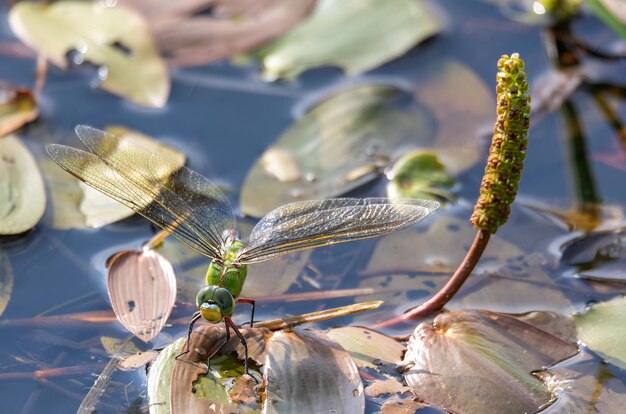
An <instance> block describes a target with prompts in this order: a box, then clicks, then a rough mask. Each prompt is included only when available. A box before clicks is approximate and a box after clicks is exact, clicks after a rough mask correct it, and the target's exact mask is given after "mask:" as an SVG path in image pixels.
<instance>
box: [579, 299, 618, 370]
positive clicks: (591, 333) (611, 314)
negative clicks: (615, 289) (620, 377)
mask: <svg viewBox="0 0 626 414" xmlns="http://www.w3.org/2000/svg"><path fill="white" fill-rule="evenodd" d="M572 318H573V319H574V323H575V324H576V329H577V331H578V337H579V338H580V341H581V342H582V343H583V344H585V345H586V346H587V347H589V349H591V350H592V351H594V352H597V353H598V354H599V355H601V356H602V358H604V359H605V360H606V361H608V362H609V363H611V364H614V365H616V366H618V367H620V368H621V369H626V341H625V340H624V338H626V297H621V298H618V299H613V300H611V301H608V302H602V303H598V304H595V305H593V306H591V307H590V308H589V309H587V310H586V311H585V312H583V313H581V314H575V315H573V316H572Z"/></svg>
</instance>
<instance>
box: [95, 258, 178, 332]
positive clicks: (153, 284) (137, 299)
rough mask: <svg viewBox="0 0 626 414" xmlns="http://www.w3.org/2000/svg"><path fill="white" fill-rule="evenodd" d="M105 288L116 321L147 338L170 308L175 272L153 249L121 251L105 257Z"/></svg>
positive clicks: (157, 328) (158, 328)
mask: <svg viewBox="0 0 626 414" xmlns="http://www.w3.org/2000/svg"><path fill="white" fill-rule="evenodd" d="M107 291H108V293H109V298H110V299H111V305H112V306H113V311H114V312H115V316H116V317H117V319H118V321H120V323H121V324H122V325H124V327H125V328H126V329H128V330H129V331H130V332H132V333H133V334H134V335H135V336H137V337H138V338H139V339H141V340H142V341H144V342H148V341H150V340H152V339H153V338H154V337H155V336H156V335H158V334H159V332H160V331H161V329H162V328H163V325H165V322H166V321H167V318H168V317H169V315H170V312H171V311H172V307H173V306H174V302H175V301H176V276H175V274H174V269H173V268H172V265H171V264H170V263H169V262H168V261H167V260H166V259H165V258H164V257H163V256H161V255H160V254H158V253H156V252H155V251H152V250H143V251H135V250H128V251H123V252H120V253H118V254H116V255H115V256H113V257H112V258H111V259H110V261H109V265H108V273H107Z"/></svg>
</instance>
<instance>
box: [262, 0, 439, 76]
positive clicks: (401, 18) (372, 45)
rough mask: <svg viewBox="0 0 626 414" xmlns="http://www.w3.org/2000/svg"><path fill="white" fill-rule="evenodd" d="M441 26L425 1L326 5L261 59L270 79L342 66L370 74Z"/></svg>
mask: <svg viewBox="0 0 626 414" xmlns="http://www.w3.org/2000/svg"><path fill="white" fill-rule="evenodd" d="M438 31H439V22H438V21H437V19H436V18H435V16H434V15H433V14H432V13H431V11H430V10H429V9H428V7H427V6H426V5H425V2H424V1H413V0H386V1H377V0H320V1H318V4H317V8H316V9H315V11H313V13H312V14H311V16H310V17H309V18H308V19H307V20H306V21H305V22H304V23H302V24H301V25H299V26H298V27H297V28H295V29H294V30H292V31H291V32H289V33H287V34H286V35H285V36H283V37H281V38H280V39H278V40H277V41H275V42H274V43H272V44H270V45H269V46H267V47H265V48H263V49H262V50H261V51H259V54H260V56H261V58H262V61H263V67H264V73H263V76H264V77H265V78H266V79H268V80H275V79H278V78H287V79H293V78H295V77H296V76H298V74H300V72H303V71H305V70H307V69H309V68H312V67H316V66H323V65H337V66H340V67H342V68H343V69H344V70H345V71H346V72H348V73H349V74H355V73H359V72H365V71H367V70H370V69H373V68H375V67H377V66H379V65H382V64H383V63H385V62H388V61H390V60H392V59H394V58H397V57H398V56H401V55H403V54H404V53H406V52H407V51H408V50H410V49H411V48H412V47H414V46H415V45H416V44H418V43H420V42H421V41H423V40H425V39H427V38H429V37H431V36H433V35H435V34H436V33H437V32H438Z"/></svg>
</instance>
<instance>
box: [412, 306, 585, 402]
mask: <svg viewBox="0 0 626 414" xmlns="http://www.w3.org/2000/svg"><path fill="white" fill-rule="evenodd" d="M577 352H578V348H577V347H576V345H575V344H573V343H571V342H567V341H564V340H562V339H560V338H558V337H556V336H554V335H552V334H550V333H548V332H546V331H544V330H542V329H539V328H536V327H535V326H533V325H531V324H528V323H526V322H523V321H521V320H519V319H516V318H514V317H512V316H510V315H506V314H498V313H495V312H488V311H460V312H452V313H447V314H441V315H439V316H437V317H436V318H435V320H434V321H433V322H432V324H427V323H422V324H420V325H419V326H418V327H417V328H416V330H415V332H414V333H413V335H412V336H411V338H410V340H409V345H408V349H407V352H406V355H405V357H404V361H405V364H407V366H408V370H407V371H406V372H405V379H406V381H407V383H408V384H409V385H410V386H411V387H412V388H413V391H414V392H415V394H416V395H417V397H418V398H419V399H420V400H423V401H426V402H428V403H432V404H436V405H438V406H440V407H443V408H445V409H446V410H450V411H454V412H456V413H460V414H463V413H472V414H479V413H494V412H511V413H512V412H534V411H536V410H538V409H539V408H540V407H542V406H544V405H545V404H547V403H548V402H549V401H550V400H551V399H552V394H551V392H550V390H548V389H547V388H546V387H545V386H544V384H542V383H541V381H539V380H538V379H537V378H536V377H534V376H532V375H530V372H532V371H535V370H539V369H542V368H543V367H545V366H547V365H551V364H554V363H556V362H558V361H561V360H563V359H565V358H568V357H571V356H572V355H575V354H576V353H577Z"/></svg>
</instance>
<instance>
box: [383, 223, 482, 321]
mask: <svg viewBox="0 0 626 414" xmlns="http://www.w3.org/2000/svg"><path fill="white" fill-rule="evenodd" d="M490 236H491V233H489V232H488V231H485V230H478V233H476V237H475V238H474V242H473V243H472V246H471V247H470V249H469V251H468V252H467V254H466V255H465V258H464V259H463V261H462V262H461V264H460V265H459V267H458V268H457V269H456V271H455V272H454V274H453V275H452V277H451V278H450V280H448V283H446V285H445V286H444V287H443V288H442V289H441V290H440V291H439V292H437V294H435V296H433V297H432V298H430V299H428V300H427V301H426V302H424V303H422V304H421V305H419V306H416V307H414V308H412V309H409V310H408V311H406V312H405V313H404V314H403V315H402V316H398V317H396V318H393V319H390V320H388V321H385V322H381V323H378V324H376V325H374V326H373V328H383V327H389V326H391V325H395V324H398V323H402V322H406V321H407V320H408V319H416V318H420V317H424V316H427V315H429V314H431V313H433V312H437V311H439V310H441V309H442V308H443V307H444V306H445V305H446V303H448V301H449V300H450V299H452V297H453V296H454V295H455V294H456V292H458V291H459V289H460V288H461V286H463V283H465V280H466V279H467V278H468V277H469V275H470V274H471V273H472V270H474V267H475V266H476V263H478V260H479V259H480V257H481V256H482V254H483V252H484V251H485V247H487V243H488V242H489V237H490Z"/></svg>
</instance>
